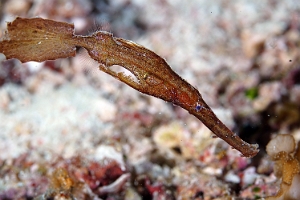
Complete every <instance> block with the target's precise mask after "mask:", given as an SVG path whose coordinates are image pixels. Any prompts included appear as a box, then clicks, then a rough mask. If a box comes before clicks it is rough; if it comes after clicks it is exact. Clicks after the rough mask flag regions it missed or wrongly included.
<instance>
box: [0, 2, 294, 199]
mask: <svg viewBox="0 0 300 200" xmlns="http://www.w3.org/2000/svg"><path fill="white" fill-rule="evenodd" d="M17 16H19V17H26V18H32V17H42V18H47V19H52V20H56V21H63V22H68V23H73V24H74V26H75V32H76V34H80V35H90V34H92V33H93V32H95V31H109V32H111V33H113V35H114V36H115V37H121V38H125V39H128V40H132V41H134V42H136V43H138V44H141V45H143V46H145V47H146V48H148V49H150V50H152V51H154V52H155V53H157V54H158V55H160V56H161V57H163V58H165V59H166V61H167V62H168V63H169V65H170V66H171V67H172V69H173V70H174V71H176V72H177V73H178V74H179V75H180V76H181V77H182V78H184V79H185V80H187V81H188V82H189V83H190V84H192V85H193V86H194V87H196V88H197V89H198V90H199V91H200V93H201V94H202V96H203V98H204V100H205V101H206V102H207V104H208V105H209V106H211V108H212V109H213V110H214V111H215V113H216V114H217V115H218V117H219V118H220V119H221V120H222V121H223V122H224V123H225V124H226V125H227V126H228V127H229V128H230V129H231V130H233V131H234V132H235V133H237V134H238V135H239V136H240V137H241V138H242V139H244V140H245V141H247V142H249V143H258V144H259V146H260V150H261V151H260V153H259V154H258V155H257V156H256V157H254V158H252V159H247V158H244V157H241V156H240V154H239V153H238V152H237V151H235V150H232V149H231V147H230V146H228V145H227V144H226V143H225V142H224V141H222V140H220V139H217V138H213V137H212V133H211V132H210V131H209V130H208V129H207V128H206V127H205V126H204V125H203V124H202V123H201V122H200V121H198V120H197V119H196V118H194V117H193V116H191V115H189V114H188V112H186V111H185V110H183V109H181V108H180V107H176V106H173V105H172V104H170V103H167V102H164V101H162V100H160V99H156V98H154V97H150V96H147V95H143V94H141V93H139V92H138V91H135V90H134V89H131V88H130V87H129V86H127V85H125V84H123V83H121V82H119V81H118V80H115V79H114V78H112V77H110V76H109V75H107V74H104V73H103V72H101V71H99V70H98V64H97V63H96V62H95V61H93V60H92V59H91V58H89V56H88V55H87V53H86V52H85V51H84V50H82V49H78V50H77V55H76V57H74V58H68V59H58V60H55V61H46V62H43V63H37V62H28V63H23V64H22V63H20V61H18V60H15V59H11V60H8V61H7V60H5V56H4V55H3V54H0V138H1V139H0V199H33V198H39V199H47V198H53V199H55V198H56V199H57V198H61V199H72V198H73V199H74V198H77V199H224V198H225V197H228V198H231V197H235V198H237V199H255V198H260V197H265V196H270V195H274V194H275V193H276V192H277V190H278V188H279V187H278V185H279V183H278V181H277V178H276V177H275V176H274V173H273V163H272V162H271V160H270V159H269V157H268V156H267V155H266V153H265V147H266V145H267V143H268V142H269V141H270V139H271V138H273V137H274V136H275V135H277V134H292V135H293V136H294V137H295V139H296V141H299V140H300V48H299V47H300V3H299V2H298V1H297V0H285V1H279V0H273V1H268V0H262V1H246V0H232V1H227V0H220V1H205V0H189V1H186V2H183V1H178V0H153V1H151V2H150V1H146V0H111V1H110V0H47V1H46V0H0V30H1V31H0V36H1V37H3V36H4V33H5V30H6V23H7V22H11V21H13V20H14V19H15V18H16V17H17Z"/></svg>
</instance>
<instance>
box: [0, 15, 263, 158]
mask: <svg viewBox="0 0 300 200" xmlns="http://www.w3.org/2000/svg"><path fill="white" fill-rule="evenodd" d="M76 47H83V48H85V49H86V50H87V51H88V54H89V55H90V57H91V58H93V59H94V60H96V61H97V62H98V63H99V64H100V65H99V69H100V70H102V71H104V72H106V73H107V74H109V75H111V76H113V77H115V78H117V79H119V80H120V81H122V82H124V83H126V84H127V85H129V86H131V87H132V88H134V89H136V90H138V91H140V92H142V93H144V94H148V95H151V96H154V97H157V98H160V99H163V100H165V101H168V102H171V103H173V104H175V105H178V106H180V107H182V108H184V109H185V110H187V111H188V112H189V113H190V114H192V115H194V116H195V117H197V118H198V119H199V120H200V121H201V122H202V123H204V124H205V125H206V126H207V127H208V128H209V129H210V130H211V131H212V132H213V133H214V134H215V135H216V136H218V137H219V138H221V139H223V140H224V141H226V142H227V143H228V144H229V145H231V146H232V147H233V148H234V149H236V150H238V151H240V152H241V153H242V154H243V156H245V157H253V156H255V155H256V154H257V153H258V151H259V150H258V145H257V144H248V143H247V142H245V141H243V140H242V139H241V138H240V137H238V136H237V135H236V134H235V133H233V132H232V131H231V130H230V129H229V128H227V127H226V126H225V125H224V124H223V123H222V122H221V121H220V120H219V119H218V117H217V116H216V115H215V114H214V113H213V111H212V110H211V108H210V107H209V106H208V105H207V104H206V103H205V102H204V100H203V99H202V96H201V94H200V93H199V91H198V90H197V89H195V88H194V87H193V86H192V85H190V84H189V83H188V82H186V81H185V80H183V79H182V78H181V77H180V76H179V75H178V74H176V73H175V72H174V71H173V70H172V69H171V67H170V66H169V65H168V64H167V63H166V61H165V60H164V59H163V58H161V57H160V56H158V55H157V54H155V53H154V52H152V51H150V50H148V49H146V48H144V47H143V46H140V45H138V44H136V43H134V42H131V41H129V40H125V39H121V38H116V37H113V35H112V34H111V33H108V32H105V31H97V32H95V33H94V34H92V35H89V36H81V35H75V34H74V25H73V24H69V23H65V22H57V21H53V20H48V19H42V18H32V19H26V18H19V17H18V18H16V19H15V20H14V21H13V22H9V23H8V24H7V31H6V33H5V35H4V38H3V39H2V41H1V42H0V52H1V53H3V54H4V55H5V56H6V58H7V59H11V58H16V59H19V60H20V61H21V62H28V61H38V62H41V61H46V60H55V59H58V58H67V57H73V56H75V54H76ZM113 65H119V66H121V67H124V68H125V69H127V70H129V71H130V72H131V73H132V74H133V75H134V76H135V78H136V80H135V79H133V78H132V77H130V76H128V75H126V74H124V73H122V72H119V73H117V72H115V71H113V70H112V69H111V68H110V67H111V66H113Z"/></svg>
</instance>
